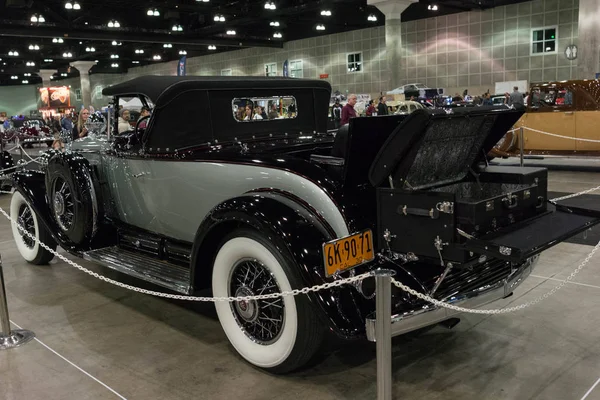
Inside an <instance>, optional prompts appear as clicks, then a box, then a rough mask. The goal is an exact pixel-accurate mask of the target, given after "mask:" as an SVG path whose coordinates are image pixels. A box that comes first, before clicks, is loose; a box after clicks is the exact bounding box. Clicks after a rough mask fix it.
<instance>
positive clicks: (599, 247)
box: [0, 186, 600, 314]
mask: <svg viewBox="0 0 600 400" xmlns="http://www.w3.org/2000/svg"><path fill="white" fill-rule="evenodd" d="M598 189H600V186H599V187H596V188H592V189H588V190H585V191H582V192H578V193H574V194H572V195H569V196H564V197H561V198H557V199H552V200H553V201H555V200H560V199H563V198H570V197H576V196H580V195H583V194H586V193H589V192H591V191H594V190H598ZM0 193H8V194H11V193H12V192H8V191H0ZM0 213H1V214H2V215H4V216H5V217H6V218H7V219H8V220H9V221H10V222H11V223H12V224H13V225H15V226H16V227H17V229H18V230H19V231H21V232H22V233H23V234H24V235H25V236H27V237H28V238H30V239H32V240H33V241H35V242H37V243H38V244H39V245H40V246H41V247H43V248H44V249H45V250H47V251H48V252H50V253H52V254H53V255H54V256H55V257H57V258H59V259H60V260H62V261H64V262H65V263H67V264H68V265H70V266H72V267H74V268H76V269H78V270H80V271H82V272H84V273H86V274H88V275H90V276H92V277H94V278H96V279H99V280H101V281H104V282H106V283H110V284H112V285H115V286H118V287H121V288H124V289H128V290H131V291H134V292H138V293H142V294H147V295H151V296H155V297H161V298H167V299H174V300H185V301H201V302H223V301H226V302H234V301H257V300H267V299H276V298H279V297H288V296H296V295H299V294H308V293H310V292H318V291H321V290H326V289H330V288H333V287H339V286H342V285H346V284H355V283H356V282H359V281H362V280H364V279H367V278H370V277H373V276H374V271H369V272H365V273H363V274H360V275H356V276H351V277H348V278H343V279H338V280H335V281H333V282H328V283H325V284H321V285H315V286H312V287H305V288H302V289H293V290H290V291H283V292H281V293H270V294H266V295H254V296H240V297H232V296H229V297H206V296H187V295H179V294H171V293H163V292H157V291H154V290H148V289H143V288H140V287H137V286H133V285H128V284H126V283H122V282H119V281H116V280H114V279H111V278H108V277H105V276H103V275H101V274H98V273H96V272H94V271H91V270H89V269H87V268H85V267H83V266H81V265H79V264H77V263H76V262H74V261H72V260H70V259H68V258H67V257H65V256H63V255H62V254H60V253H58V252H57V251H56V250H54V249H52V248H50V247H49V246H48V245H46V244H45V243H43V242H41V241H40V240H39V239H38V238H37V237H35V235H32V234H31V233H29V232H28V231H27V230H26V229H25V228H24V227H22V226H21V225H19V224H18V222H17V221H16V220H14V219H12V218H11V217H10V215H9V214H8V213H7V212H6V211H5V210H4V209H3V208H1V207H0ZM598 250H600V242H598V243H597V244H596V246H594V248H593V250H592V251H591V252H590V253H589V254H588V255H587V257H586V258H585V259H584V260H583V261H582V262H581V264H580V265H579V266H578V267H577V268H576V269H575V270H574V271H573V272H572V273H571V274H570V275H569V276H568V277H567V278H566V279H565V280H564V281H562V282H561V283H560V284H559V285H557V286H556V287H554V288H553V289H552V290H550V291H549V292H547V293H545V294H544V295H542V296H539V297H537V298H536V299H534V300H532V301H529V302H527V303H524V304H521V305H518V306H514V307H509V308H501V309H491V310H479V309H471V308H464V307H458V306H455V305H452V304H450V303H446V302H443V301H440V300H437V299H434V298H432V297H430V296H427V295H426V294H423V293H420V292H417V291H416V290H414V289H412V288H410V287H408V286H406V285H404V284H402V283H401V282H399V281H397V280H395V279H394V278H391V282H392V284H394V286H396V287H397V288H399V289H401V290H403V291H405V292H407V293H409V294H411V295H413V296H415V297H417V298H419V299H421V300H424V301H427V302H428V303H431V304H433V305H436V306H438V307H444V308H448V309H451V310H454V311H458V312H464V313H471V314H505V313H510V312H514V311H519V310H523V309H525V308H528V307H531V306H533V305H535V304H537V303H539V302H540V301H542V300H544V299H547V298H548V297H550V296H552V295H553V294H554V293H556V292H557V291H558V290H560V289H561V288H562V287H564V286H565V285H566V284H567V283H568V282H569V281H571V280H573V278H574V277H575V276H576V275H577V274H578V273H579V272H580V271H581V270H582V269H583V268H584V267H585V266H586V265H587V264H588V263H589V261H590V260H591V259H592V257H593V256H594V255H595V254H596V252H597V251H598ZM381 257H383V258H384V259H387V260H389V261H391V260H390V259H388V258H387V257H385V256H383V255H382V256H381Z"/></svg>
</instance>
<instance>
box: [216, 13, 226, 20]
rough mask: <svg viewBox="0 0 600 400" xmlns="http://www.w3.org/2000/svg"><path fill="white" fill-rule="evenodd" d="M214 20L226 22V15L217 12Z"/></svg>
mask: <svg viewBox="0 0 600 400" xmlns="http://www.w3.org/2000/svg"><path fill="white" fill-rule="evenodd" d="M214 20H215V22H225V17H224V16H223V15H219V14H217V15H215V18H214Z"/></svg>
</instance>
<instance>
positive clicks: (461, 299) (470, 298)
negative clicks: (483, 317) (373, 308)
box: [365, 256, 539, 342]
mask: <svg viewBox="0 0 600 400" xmlns="http://www.w3.org/2000/svg"><path fill="white" fill-rule="evenodd" d="M538 259H539V256H535V257H532V258H531V259H529V260H528V261H527V262H525V263H524V264H523V265H522V266H521V267H520V268H519V269H517V270H515V271H513V272H512V273H511V274H510V275H509V276H508V277H507V278H506V279H504V280H501V281H499V282H498V283H496V284H495V285H492V286H488V287H486V288H485V289H481V290H478V291H473V292H469V293H464V294H459V295H457V296H455V297H452V298H451V299H450V300H448V301H447V302H448V303H449V304H453V305H455V306H460V307H464V308H478V307H481V306H484V305H486V304H488V303H491V302H493V301H496V300H500V299H502V298H504V297H506V296H508V295H509V294H511V293H512V292H513V291H514V290H515V289H516V288H517V287H518V286H519V285H520V284H521V283H523V281H524V280H525V278H527V277H528V276H529V274H531V271H533V269H534V268H535V265H536V264H537V262H538ZM458 314H461V313H460V312H458V311H454V310H450V309H448V308H445V307H437V306H435V305H432V304H428V305H427V306H424V307H423V308H421V309H418V310H413V311H410V312H406V313H404V314H396V315H392V317H391V318H392V337H394V336H398V335H401V334H403V333H407V332H411V331H414V330H417V329H420V328H424V327H426V326H429V325H433V324H436V323H438V322H442V321H445V320H447V319H449V318H451V317H454V316H456V315H458ZM375 322H376V319H375V314H374V313H373V314H372V315H370V316H369V317H368V318H367V319H366V323H365V324H366V333H367V339H368V340H369V341H371V342H375V338H376V335H375V326H376V324H375Z"/></svg>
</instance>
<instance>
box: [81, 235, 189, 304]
mask: <svg viewBox="0 0 600 400" xmlns="http://www.w3.org/2000/svg"><path fill="white" fill-rule="evenodd" d="M83 258H84V259H85V260H88V261H92V262H94V263H97V264H100V265H103V266H105V267H108V268H111V269H114V270H116V271H119V272H122V273H124V274H127V275H130V276H133V277H135V278H138V279H142V280H144V281H147V282H150V283H153V284H155V285H159V286H163V287H165V288H167V289H171V290H173V291H175V292H179V293H184V294H189V293H190V289H191V288H190V270H189V269H187V268H184V267H181V266H179V265H175V264H171V263H169V262H166V261H162V260H157V259H156V258H153V257H149V256H147V255H144V254H140V253H135V252H132V251H128V250H123V249H121V248H119V247H117V246H112V247H104V248H101V249H97V250H91V251H88V252H85V253H83Z"/></svg>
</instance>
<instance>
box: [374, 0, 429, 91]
mask: <svg viewBox="0 0 600 400" xmlns="http://www.w3.org/2000/svg"><path fill="white" fill-rule="evenodd" d="M415 2H417V0H367V3H368V4H369V5H372V6H375V7H377V8H378V9H379V11H381V12H382V13H383V14H384V15H385V50H386V58H387V78H388V79H387V90H392V89H395V88H397V87H398V86H400V85H402V84H404V83H406V82H404V76H405V74H404V70H405V68H406V67H405V66H404V65H403V64H402V27H401V24H400V18H401V16H402V12H403V11H404V10H406V9H407V8H408V6H410V5H411V4H412V3H415Z"/></svg>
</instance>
